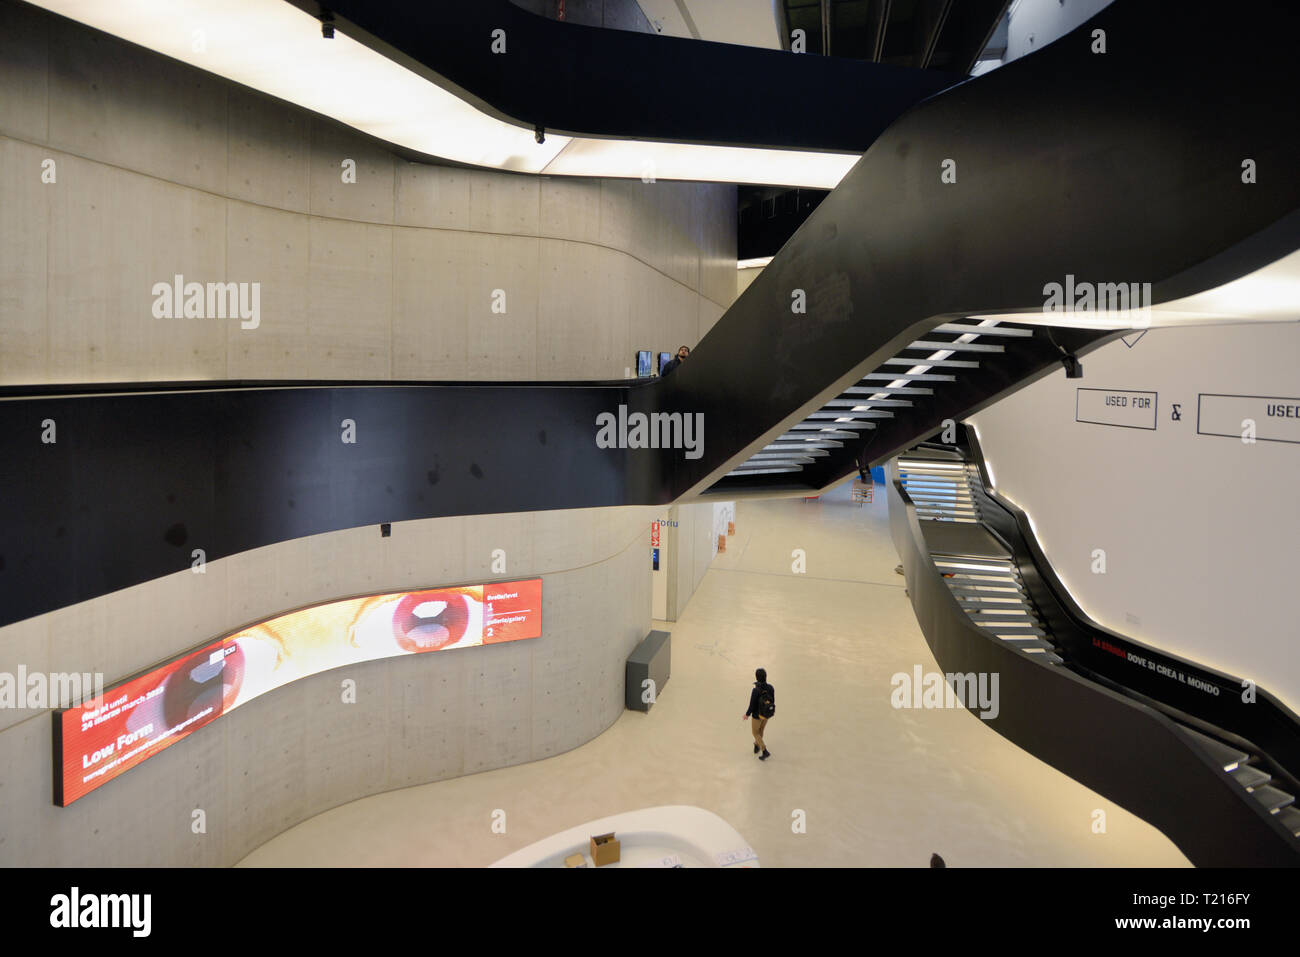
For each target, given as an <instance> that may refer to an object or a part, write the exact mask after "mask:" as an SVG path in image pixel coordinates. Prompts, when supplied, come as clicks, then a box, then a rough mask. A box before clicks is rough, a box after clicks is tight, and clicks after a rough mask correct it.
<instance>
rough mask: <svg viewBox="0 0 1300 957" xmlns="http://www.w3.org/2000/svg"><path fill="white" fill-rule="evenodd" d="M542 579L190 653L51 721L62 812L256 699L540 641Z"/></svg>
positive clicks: (332, 605)
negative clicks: (416, 658) (304, 683)
mask: <svg viewBox="0 0 1300 957" xmlns="http://www.w3.org/2000/svg"><path fill="white" fill-rule="evenodd" d="M541 633H542V580H541V579H540V578H535V579H530V580H527V581H515V582H493V583H491V584H488V585H462V586H456V587H450V588H431V589H422V590H420V591H410V592H391V593H388V594H383V595H368V596H365V597H362V598H348V599H345V600H343V601H334V602H328V603H326V604H322V605H313V606H311V607H309V608H302V609H299V610H298V611H292V612H289V613H287V614H284V615H280V616H279V617H277V618H272V619H270V620H268V621H264V622H261V623H259V624H256V625H252V626H250V627H248V628H244V629H243V630H241V631H237V632H235V633H234V634H231V635H227V636H226V637H224V638H219V639H217V640H215V641H211V642H208V643H207V644H205V645H203V646H201V647H199V648H195V649H191V650H190V651H188V652H186V653H184V654H182V655H179V656H177V657H176V658H173V659H171V660H170V661H168V662H165V663H164V664H161V665H158V666H156V667H154V668H151V669H149V670H148V671H146V672H142V673H141V674H138V675H135V676H133V677H131V678H127V679H126V680H124V681H120V682H118V683H117V684H115V685H113V686H112V687H110V688H107V689H105V691H104V694H103V696H102V697H100V698H97V699H95V700H92V701H88V702H85V703H83V704H81V705H78V706H76V707H73V708H64V709H60V710H57V711H55V712H54V803H55V804H57V805H59V806H60V807H66V806H67V805H69V804H71V803H72V802H73V801H75V800H77V799H78V798H80V797H84V796H85V795H86V794H89V793H90V792H91V791H93V790H94V789H95V788H97V787H100V786H101V785H103V784H106V783H107V782H109V781H111V780H113V779H114V778H115V777H117V776H118V775H120V774H122V773H124V772H126V771H128V770H130V769H131V768H133V767H136V766H137V765H139V764H140V763H141V762H143V761H146V760H148V759H149V758H151V757H152V756H153V755H155V754H157V753H158V752H160V751H162V750H164V749H166V748H168V747H170V746H171V745H173V744H175V743H176V742H177V741H180V740H181V739H182V738H184V737H186V736H187V735H189V734H192V733H194V732H195V731H197V730H198V729H199V728H201V727H203V726H204V725H206V724H210V723H211V722H212V721H215V720H216V719H217V718H219V717H221V716H222V715H223V714H225V713H227V712H229V711H232V710H233V709H235V708H237V707H239V706H240V705H241V704H244V703H245V702H247V701H251V700H252V699H253V698H256V697H257V696H258V695H262V694H266V693H267V692H268V691H273V690H274V689H276V688H279V687H280V686H282V685H285V684H288V683H289V682H291V681H295V680H297V679H299V678H305V677H307V676H308V675H313V674H317V673H318V672H321V671H328V670H329V669H331V668H338V667H341V666H343V665H349V664H356V663H358V662H363V661H374V660H376V659H380V658H393V657H397V656H399V655H418V654H425V653H427V652H431V651H448V650H450V649H453V648H471V647H475V646H477V645H491V644H498V643H501V642H507V641H519V640H522V639H526V638H537V637H540V635H541Z"/></svg>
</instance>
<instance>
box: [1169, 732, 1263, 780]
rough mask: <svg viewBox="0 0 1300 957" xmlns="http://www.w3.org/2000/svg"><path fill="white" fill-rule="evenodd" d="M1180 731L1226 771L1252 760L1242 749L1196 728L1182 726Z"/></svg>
mask: <svg viewBox="0 0 1300 957" xmlns="http://www.w3.org/2000/svg"><path fill="white" fill-rule="evenodd" d="M1179 730H1180V731H1182V732H1183V733H1184V734H1186V735H1187V736H1188V737H1190V738H1191V739H1192V740H1193V741H1195V742H1196V743H1197V744H1198V745H1200V747H1201V748H1202V750H1204V751H1205V752H1206V753H1207V754H1209V756H1210V757H1211V758H1213V759H1214V760H1215V761H1217V762H1218V763H1219V764H1220V765H1221V766H1222V767H1223V768H1225V769H1226V768H1230V767H1232V766H1233V765H1237V764H1245V763H1246V762H1247V761H1249V760H1250V755H1249V754H1247V753H1246V752H1245V751H1242V750H1241V749H1240V748H1237V747H1233V746H1232V745H1230V744H1225V743H1224V742H1222V741H1220V740H1218V739H1217V738H1211V737H1210V736H1209V735H1206V734H1202V733H1201V732H1200V731H1197V730H1195V729H1194V728H1189V727H1187V726H1186V725H1180V726H1179Z"/></svg>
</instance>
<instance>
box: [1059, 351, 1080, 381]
mask: <svg viewBox="0 0 1300 957" xmlns="http://www.w3.org/2000/svg"><path fill="white" fill-rule="evenodd" d="M1061 365H1063V366H1065V377H1066V378H1067V379H1082V378H1083V363H1081V362H1080V361H1079V357H1078V356H1076V355H1074V354H1073V353H1071V352H1067V353H1066V354H1065V355H1063V356H1061Z"/></svg>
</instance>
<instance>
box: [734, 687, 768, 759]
mask: <svg viewBox="0 0 1300 957" xmlns="http://www.w3.org/2000/svg"><path fill="white" fill-rule="evenodd" d="M754 677H755V678H756V679H757V680H756V681H755V682H754V690H753V691H751V692H750V693H749V710H748V711H746V712H745V714H744V715H743V716H742V719H741V720H744V718H750V719H751V724H750V728H751V729H752V730H753V732H754V753H755V754H758V753H759V752H760V751H761V752H762V754H761V755H760V757H759V760H760V761H766V760H767V759H768V758H770V757H771V756H772V753H771V752H770V751H768V750H767V745H766V744H764V743H763V729H764V728H766V727H767V719H768V718H770V717H772V715H774V714H776V689H775V688H773V687H772V686H771V685H770V684H768V683H767V672H766V671H765V670H764V669H762V668H759V669H758V670H756V671H755V672H754Z"/></svg>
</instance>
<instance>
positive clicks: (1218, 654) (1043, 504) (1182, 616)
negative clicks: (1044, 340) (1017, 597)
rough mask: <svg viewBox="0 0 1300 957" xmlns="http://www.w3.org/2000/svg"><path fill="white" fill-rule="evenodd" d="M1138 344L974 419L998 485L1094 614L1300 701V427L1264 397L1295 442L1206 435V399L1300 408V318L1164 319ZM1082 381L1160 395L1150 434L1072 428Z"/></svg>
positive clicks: (1099, 354) (1109, 350)
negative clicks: (1298, 489)
mask: <svg viewBox="0 0 1300 957" xmlns="http://www.w3.org/2000/svg"><path fill="white" fill-rule="evenodd" d="M1128 340H1129V341H1130V342H1133V343H1134V345H1133V347H1132V348H1129V346H1128V345H1126V344H1125V343H1124V342H1123V341H1118V342H1114V343H1111V344H1110V345H1107V346H1104V347H1103V348H1101V349H1099V350H1098V351H1096V352H1094V353H1091V354H1090V355H1088V356H1086V357H1085V358H1084V359H1083V369H1084V376H1083V378H1082V379H1066V378H1065V374H1064V372H1063V371H1060V370H1058V371H1057V372H1055V373H1053V374H1052V375H1050V376H1048V377H1046V378H1044V379H1041V380H1039V381H1038V382H1036V383H1034V384H1033V385H1031V386H1029V387H1027V388H1025V389H1023V390H1022V391H1020V392H1017V393H1016V394H1014V395H1012V396H1010V397H1009V398H1006V399H1003V400H1002V401H1001V402H998V403H997V404H995V405H994V406H992V407H990V408H989V409H987V410H985V411H984V412H981V413H980V414H979V415H977V416H975V417H974V419H973V422H974V423H975V427H976V429H977V430H978V433H979V437H980V443H981V445H982V446H983V448H984V451H985V455H986V456H987V458H988V460H989V463H990V465H991V466H992V469H993V478H994V480H995V482H996V483H997V488H998V491H1000V492H1001V493H1002V494H1004V495H1006V496H1007V497H1008V498H1010V499H1011V500H1012V501H1013V502H1015V503H1016V504H1017V505H1019V506H1020V507H1021V508H1023V509H1024V510H1025V511H1026V512H1027V513H1028V514H1029V516H1030V518H1031V519H1032V520H1033V524H1034V529H1035V531H1036V533H1037V535H1038V538H1039V540H1040V541H1041V542H1042V545H1043V548H1044V550H1045V551H1046V553H1047V557H1048V558H1049V559H1050V560H1051V562H1052V566H1053V567H1054V568H1055V569H1056V571H1057V573H1058V574H1059V575H1060V577H1061V579H1062V581H1063V582H1064V583H1065V585H1066V587H1067V588H1068V589H1069V590H1070V593H1071V594H1072V595H1073V596H1074V597H1075V599H1076V600H1077V601H1078V603H1079V605H1080V606H1081V607H1082V608H1083V610H1084V611H1086V612H1087V613H1088V614H1089V615H1090V616H1091V617H1092V618H1094V619H1095V620H1096V621H1098V622H1100V623H1101V624H1103V625H1105V626H1106V627H1108V628H1112V629H1114V630H1115V631H1117V632H1120V633H1121V634H1126V635H1131V636H1132V637H1133V638H1135V639H1136V640H1138V641H1141V642H1144V643H1146V644H1148V645H1151V646H1153V647H1156V648H1160V649H1162V650H1164V651H1167V652H1169V653H1171V654H1175V655H1179V656H1182V657H1185V658H1188V659H1190V660H1192V661H1195V662H1199V663H1201V664H1203V665H1208V666H1210V667H1213V668H1217V669H1220V670H1223V671H1227V672H1229V673H1232V674H1236V675H1239V676H1241V677H1244V678H1250V679H1252V680H1254V681H1256V682H1258V683H1259V684H1260V685H1262V686H1263V687H1265V688H1267V689H1269V690H1270V691H1271V692H1273V693H1274V694H1276V695H1277V696H1278V697H1279V698H1281V699H1282V700H1283V701H1284V702H1286V704H1287V705H1288V706H1289V707H1290V708H1291V709H1292V710H1296V711H1300V638H1298V637H1297V635H1298V634H1300V632H1297V629H1296V624H1295V622H1296V612H1295V591H1294V588H1295V554H1296V543H1297V541H1300V505H1297V504H1296V496H1295V479H1296V476H1297V475H1298V474H1300V426H1298V425H1297V423H1296V422H1295V419H1294V418H1292V419H1289V420H1288V419H1275V420H1273V422H1272V423H1269V422H1268V421H1267V420H1266V419H1265V402H1264V400H1260V401H1258V402H1256V403H1255V404H1254V405H1255V407H1257V408H1258V413H1257V414H1258V416H1259V418H1258V428H1259V433H1258V434H1259V435H1260V436H1264V435H1266V434H1269V433H1266V432H1265V429H1266V428H1268V429H1270V430H1271V431H1272V434H1275V435H1278V434H1288V435H1290V436H1291V438H1292V441H1257V442H1255V443H1254V444H1247V443H1243V442H1242V441H1241V439H1240V437H1239V435H1240V433H1239V432H1238V433H1237V435H1236V436H1234V437H1228V438H1225V437H1221V436H1217V435H1201V434H1198V432H1197V428H1198V426H1197V407H1198V405H1197V397H1198V395H1200V394H1202V393H1218V394H1236V395H1250V396H1274V397H1287V396H1290V397H1292V398H1291V401H1290V403H1278V405H1281V406H1282V407H1283V408H1286V407H1292V406H1296V405H1300V386H1298V384H1297V376H1296V368H1295V366H1296V358H1297V357H1298V356H1300V325H1297V324H1295V323H1286V324H1272V325H1236V326H1215V327H1208V328H1184V329H1154V330H1150V331H1148V332H1147V333H1146V334H1145V335H1144V336H1142V337H1141V338H1140V339H1138V338H1137V337H1136V334H1135V335H1133V336H1129V337H1128ZM1078 388H1091V389H1109V390H1141V391H1147V392H1155V393H1157V397H1156V401H1155V410H1156V415H1155V421H1154V425H1155V426H1156V428H1155V429H1154V430H1149V429H1148V428H1122V427H1118V426H1112V425H1096V424H1092V423H1088V422H1076V421H1075V403H1076V398H1077V393H1076V389H1078ZM1175 404H1177V406H1178V408H1177V409H1176V410H1175V408H1174V406H1175ZM1175 415H1177V418H1175ZM1084 417H1085V418H1097V417H1098V416H1096V415H1085V416H1084ZM1234 428H1235V424H1234ZM1095 549H1101V550H1103V551H1104V552H1105V559H1106V564H1105V572H1104V573H1100V572H1098V571H1095V570H1094V569H1095V568H1099V567H1100V566H1098V565H1097V563H1096V558H1095V557H1094V554H1093V553H1094V550H1095Z"/></svg>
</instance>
